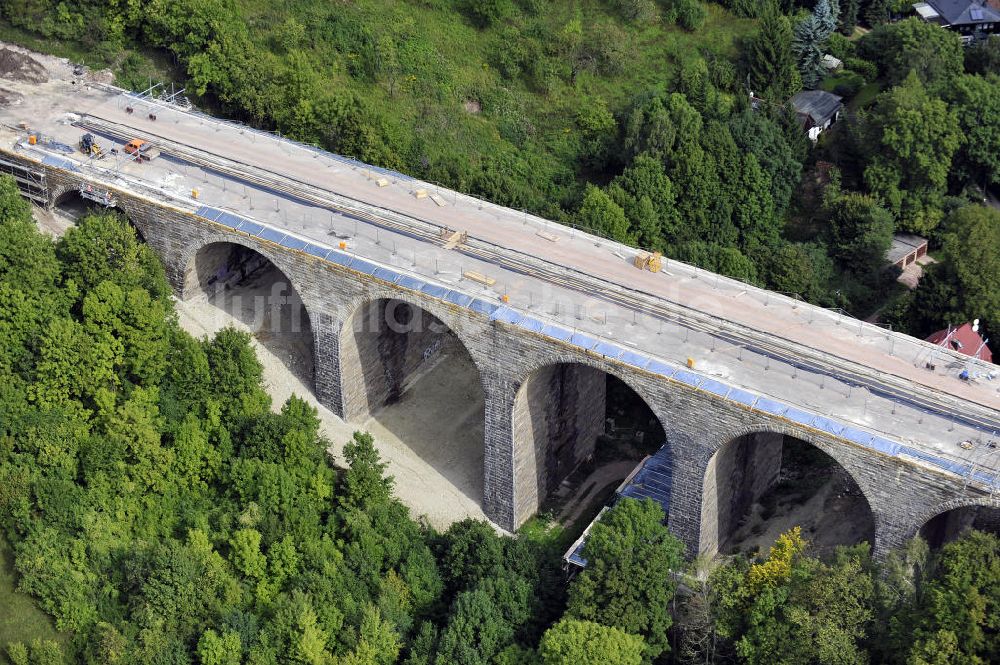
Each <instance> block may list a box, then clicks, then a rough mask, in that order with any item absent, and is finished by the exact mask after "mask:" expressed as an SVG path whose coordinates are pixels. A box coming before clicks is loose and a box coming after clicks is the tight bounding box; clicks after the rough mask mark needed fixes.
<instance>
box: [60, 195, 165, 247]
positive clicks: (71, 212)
mask: <svg viewBox="0 0 1000 665" xmlns="http://www.w3.org/2000/svg"><path fill="white" fill-rule="evenodd" d="M108 214H113V215H118V216H119V217H121V218H122V219H124V220H125V221H126V222H128V225H129V226H130V227H132V230H133V231H135V236H136V238H137V239H138V240H139V242H142V243H145V242H146V238H145V236H144V235H143V233H142V231H141V230H140V229H139V227H138V226H137V225H136V223H135V221H134V220H133V219H132V218H131V217H129V215H128V214H127V213H126V212H125V211H124V210H123V209H122V208H120V207H118V206H117V205H113V206H105V205H101V204H100V203H97V202H96V201H92V200H90V199H86V198H84V197H83V196H82V195H81V194H80V191H79V190H78V189H68V190H66V191H65V192H63V193H62V194H60V195H59V196H57V197H56V198H55V200H54V201H53V202H52V206H51V207H50V208H49V209H48V210H45V211H44V213H43V217H44V226H46V227H51V230H52V231H53V232H54V233H55V234H56V235H62V234H63V233H65V232H66V229H68V228H69V227H71V226H73V225H75V224H76V223H77V221H79V220H80V219H82V218H84V217H86V216H87V215H108Z"/></svg>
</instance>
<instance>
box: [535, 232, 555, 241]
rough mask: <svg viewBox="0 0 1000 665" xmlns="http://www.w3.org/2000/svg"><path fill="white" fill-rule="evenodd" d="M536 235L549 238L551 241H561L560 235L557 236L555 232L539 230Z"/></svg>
mask: <svg viewBox="0 0 1000 665" xmlns="http://www.w3.org/2000/svg"><path fill="white" fill-rule="evenodd" d="M535 235H536V236H538V237H539V238H544V239H545V240H548V241H549V242H558V241H559V236H557V235H556V234H555V233H549V232H548V231H539V232H538V233H536V234H535Z"/></svg>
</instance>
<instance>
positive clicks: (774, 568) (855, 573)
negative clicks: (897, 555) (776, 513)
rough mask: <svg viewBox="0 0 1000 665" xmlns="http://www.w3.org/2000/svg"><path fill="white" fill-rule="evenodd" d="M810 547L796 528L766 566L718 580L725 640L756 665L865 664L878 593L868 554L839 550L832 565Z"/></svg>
mask: <svg viewBox="0 0 1000 665" xmlns="http://www.w3.org/2000/svg"><path fill="white" fill-rule="evenodd" d="M805 546H806V543H805V541H803V540H802V538H801V536H800V535H799V529H798V527H796V528H795V529H793V530H792V531H790V532H788V533H786V534H783V535H782V536H781V537H780V538H779V539H778V542H777V543H776V544H775V545H774V546H773V547H772V548H771V551H770V553H769V555H768V557H767V559H765V560H764V561H762V562H760V563H755V564H753V565H750V566H747V567H741V566H739V565H734V566H731V567H728V568H724V569H723V570H721V571H719V572H717V573H715V574H714V582H715V584H716V586H717V587H718V593H719V596H720V601H719V602H720V605H721V610H720V616H719V632H720V634H721V635H723V636H724V637H729V638H730V639H732V640H733V641H734V643H735V648H736V653H737V654H738V655H739V656H740V658H741V659H743V660H744V661H745V662H747V663H751V664H758V663H759V664H761V665H763V664H764V663H775V662H781V663H787V664H789V665H793V664H799V663H800V664H802V665H806V664H808V663H822V664H831V665H832V664H838V665H839V664H842V663H858V664H862V663H866V662H867V654H866V652H865V649H864V646H863V645H864V640H865V638H866V636H867V633H868V630H869V628H870V625H871V621H872V618H873V616H874V611H873V605H874V588H875V586H874V580H873V579H872V576H871V574H870V572H869V565H868V561H867V550H866V549H865V548H855V549H841V550H838V552H837V553H836V555H835V556H834V559H833V561H831V562H830V563H829V564H827V563H823V562H821V561H819V560H817V559H814V558H812V557H809V556H806V555H805Z"/></svg>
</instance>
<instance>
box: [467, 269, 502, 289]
mask: <svg viewBox="0 0 1000 665" xmlns="http://www.w3.org/2000/svg"><path fill="white" fill-rule="evenodd" d="M462 277H464V278H466V279H471V280H472V281H473V282H479V283H480V284H485V285H486V286H493V285H494V284H496V283H497V281H496V280H495V279H493V278H492V277H487V276H486V275H482V274H480V273H478V272H473V271H471V270H466V271H465V272H463V273H462Z"/></svg>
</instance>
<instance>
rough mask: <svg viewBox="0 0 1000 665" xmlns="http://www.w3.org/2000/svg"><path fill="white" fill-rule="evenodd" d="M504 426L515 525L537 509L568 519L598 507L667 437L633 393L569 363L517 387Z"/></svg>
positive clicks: (600, 374)
mask: <svg viewBox="0 0 1000 665" xmlns="http://www.w3.org/2000/svg"><path fill="white" fill-rule="evenodd" d="M511 422H512V426H511V427H512V436H513V440H514V469H515V470H514V475H515V478H523V479H524V481H518V482H517V484H516V485H517V497H516V501H515V518H516V521H517V523H521V522H523V521H524V520H526V519H528V517H530V516H531V515H532V514H534V513H535V512H537V511H538V510H539V509H540V508H542V507H546V508H551V509H553V510H554V511H556V512H559V513H560V516H561V517H563V518H569V517H570V512H573V514H575V513H576V512H577V511H578V510H586V507H585V506H584V505H583V504H589V503H603V501H605V500H606V499H607V498H609V496H608V495H609V494H610V491H613V489H614V487H616V486H617V485H618V483H619V482H621V480H622V479H623V478H625V476H626V475H628V473H629V472H630V471H631V470H632V468H634V466H635V465H636V464H638V462H639V461H640V460H641V459H642V458H643V457H644V456H645V455H648V454H652V453H654V452H656V451H657V450H658V449H659V448H660V447H662V446H663V444H664V443H665V442H666V439H667V437H666V434H665V430H664V427H663V424H662V423H661V422H660V420H659V418H658V417H657V416H656V414H655V413H654V412H653V410H652V408H651V407H650V406H649V404H648V403H647V402H646V401H645V399H643V397H642V396H641V395H639V393H638V392H637V391H636V390H635V389H634V388H632V387H631V386H629V385H628V384H626V383H625V382H624V381H623V380H622V379H620V378H619V377H617V376H615V375H613V374H611V373H608V372H605V371H604V370H602V369H599V368H597V367H593V366H590V365H586V364H582V363H577V362H562V363H553V364H549V365H545V366H543V367H539V368H536V369H535V370H533V371H532V372H531V373H530V374H529V375H528V376H527V377H526V378H525V380H524V381H523V382H522V383H521V385H520V386H519V387H518V390H517V393H516V395H515V398H514V405H513V414H512V421H511ZM609 490H610V491H609ZM547 501H551V504H550V505H547ZM569 503H577V504H580V505H577V506H575V507H574V506H572V505H568V504H569Z"/></svg>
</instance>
